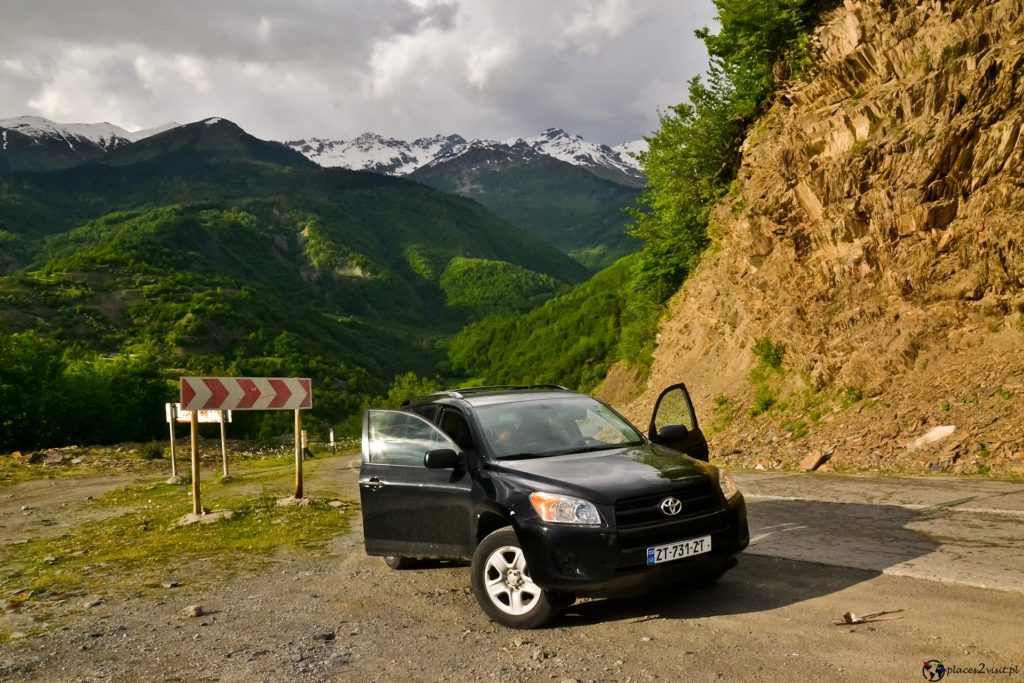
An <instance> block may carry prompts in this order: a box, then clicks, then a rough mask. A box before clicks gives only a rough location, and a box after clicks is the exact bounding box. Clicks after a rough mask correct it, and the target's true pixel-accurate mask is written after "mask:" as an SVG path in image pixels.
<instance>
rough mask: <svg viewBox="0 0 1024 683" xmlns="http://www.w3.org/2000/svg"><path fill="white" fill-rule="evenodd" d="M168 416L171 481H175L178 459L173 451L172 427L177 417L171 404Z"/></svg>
mask: <svg viewBox="0 0 1024 683" xmlns="http://www.w3.org/2000/svg"><path fill="white" fill-rule="evenodd" d="M170 414H171V423H170V427H171V479H177V478H178V458H177V454H176V453H175V450H176V449H175V444H174V437H175V434H174V426H175V425H176V424H177V423H178V415H177V412H176V411H175V410H174V404H173V403H172V404H171V407H170Z"/></svg>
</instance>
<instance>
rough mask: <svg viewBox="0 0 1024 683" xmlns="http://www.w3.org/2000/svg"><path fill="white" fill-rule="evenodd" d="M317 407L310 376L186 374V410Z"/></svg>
mask: <svg viewBox="0 0 1024 683" xmlns="http://www.w3.org/2000/svg"><path fill="white" fill-rule="evenodd" d="M312 407H313V390H312V388H311V385H310V381H309V379H300V378H296V377H182V378H181V409H182V410H300V409H307V408H312Z"/></svg>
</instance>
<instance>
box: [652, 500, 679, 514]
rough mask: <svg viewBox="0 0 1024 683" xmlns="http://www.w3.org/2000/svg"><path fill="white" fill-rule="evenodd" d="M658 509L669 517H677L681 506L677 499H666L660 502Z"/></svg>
mask: <svg viewBox="0 0 1024 683" xmlns="http://www.w3.org/2000/svg"><path fill="white" fill-rule="evenodd" d="M658 507H660V508H661V511H662V512H664V513H665V514H666V515H668V516H669V517H673V516H675V515H678V514H679V513H680V512H682V510H683V504H682V503H681V502H679V499H678V498H666V499H665V500H663V501H661V505H659V506H658Z"/></svg>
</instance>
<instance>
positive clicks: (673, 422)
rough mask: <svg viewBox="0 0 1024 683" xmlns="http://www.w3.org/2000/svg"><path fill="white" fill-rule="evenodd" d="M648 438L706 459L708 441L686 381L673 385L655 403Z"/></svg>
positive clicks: (705, 460) (694, 456)
mask: <svg viewBox="0 0 1024 683" xmlns="http://www.w3.org/2000/svg"><path fill="white" fill-rule="evenodd" d="M647 438H648V439H650V440H651V441H652V442H654V443H657V444H661V445H662V446H668V447H669V448H673V449H675V450H677V451H681V452H682V453H686V454H687V455H689V456H690V457H692V458H696V459H697V460H703V461H704V462H707V460H708V441H707V439H705V438H704V433H703V432H701V431H700V426H699V425H698V424H697V413H695V412H694V410H693V402H691V401H690V394H689V392H688V391H686V385H685V384H673V385H672V386H670V387H668V388H667V389H665V390H664V391H662V392H661V396H659V397H658V401H657V403H655V404H654V412H653V413H652V414H651V424H650V425H649V426H648V428H647Z"/></svg>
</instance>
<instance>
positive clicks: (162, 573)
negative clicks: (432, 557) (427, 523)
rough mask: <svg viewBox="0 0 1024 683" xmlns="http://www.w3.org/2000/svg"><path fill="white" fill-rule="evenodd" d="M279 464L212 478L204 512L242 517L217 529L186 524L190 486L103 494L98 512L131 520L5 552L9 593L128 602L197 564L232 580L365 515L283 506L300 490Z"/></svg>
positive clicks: (87, 526) (94, 525)
mask: <svg viewBox="0 0 1024 683" xmlns="http://www.w3.org/2000/svg"><path fill="white" fill-rule="evenodd" d="M273 460H275V461H276V462H270V461H263V462H259V464H258V466H257V467H255V468H253V470H252V471H246V472H242V473H239V474H238V475H233V476H232V479H231V480H230V481H228V482H223V483H221V482H218V481H216V480H213V479H212V478H207V479H204V481H203V503H204V505H205V506H207V507H210V508H214V509H230V510H233V511H234V512H235V516H234V517H233V518H232V519H229V520H223V521H220V522H217V523H214V524H210V525H193V526H189V527H178V526H176V522H177V520H178V519H179V518H180V517H181V516H182V515H183V514H185V513H187V512H190V511H191V498H190V495H189V492H190V488H189V487H187V486H179V485H169V484H150V485H141V486H129V487H127V488H123V489H119V490H117V491H113V492H111V493H109V494H107V495H105V496H102V497H101V498H99V499H97V500H96V501H94V502H93V505H97V506H101V507H107V508H115V509H117V510H123V511H124V512H123V513H122V514H119V515H117V516H115V517H112V518H108V519H105V520H101V521H93V522H87V523H84V524H82V525H81V526H79V527H77V528H76V529H74V531H72V532H71V533H69V534H66V535H64V536H60V537H57V538H44V539H36V540H31V541H29V542H28V543H25V544H22V545H9V546H6V547H3V548H0V566H3V567H4V568H5V569H4V572H3V575H0V589H2V590H3V591H4V592H5V593H8V594H11V593H12V592H13V591H17V590H21V591H23V592H21V593H18V594H17V595H16V596H15V597H13V598H12V600H14V601H16V602H28V601H46V600H54V599H61V598H63V597H67V596H69V595H83V594H86V593H94V594H101V595H111V594H114V595H117V594H123V593H126V592H129V591H133V590H138V589H139V587H140V586H141V587H147V586H148V587H153V588H155V587H158V586H159V585H160V583H161V582H162V581H167V580H168V578H169V576H173V577H174V578H175V579H179V576H181V574H182V573H183V572H184V573H186V574H187V573H188V570H187V569H185V567H186V566H187V565H188V564H189V563H191V562H194V561H199V560H210V561H213V562H214V563H215V564H216V566H217V567H218V568H219V569H222V570H224V572H225V573H230V572H231V571H232V570H233V569H234V568H236V567H241V566H243V564H244V566H245V567H246V568H251V567H252V566H253V564H254V563H259V562H260V561H265V560H266V559H267V558H268V557H269V555H270V553H271V552H272V551H275V550H277V549H279V548H288V547H292V548H294V547H307V548H308V547H319V546H320V545H322V544H323V543H324V542H326V541H327V540H328V539H330V538H331V537H332V536H334V535H336V534H339V533H342V532H344V531H346V530H347V529H348V513H349V512H350V511H352V510H353V509H355V504H354V503H352V502H351V501H344V500H343V506H342V507H341V508H333V507H330V506H329V505H327V503H326V502H323V501H315V502H313V503H312V504H310V505H308V506H294V507H278V506H277V502H276V501H277V498H279V497H282V496H284V495H288V494H289V493H290V492H291V491H290V483H291V475H292V470H291V468H290V467H289V466H288V465H290V462H289V461H288V459H287V458H276V459H273ZM254 464H255V463H254ZM309 467H310V469H315V464H314V463H313V462H310V463H309ZM316 493H317V495H318V496H322V495H325V494H327V495H332V494H333V493H335V492H330V491H323V490H318V491H317V492H316ZM335 497H337V496H335ZM182 580H184V581H187V578H184V579H182ZM203 580H204V581H207V579H206V578H204V579H203Z"/></svg>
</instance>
